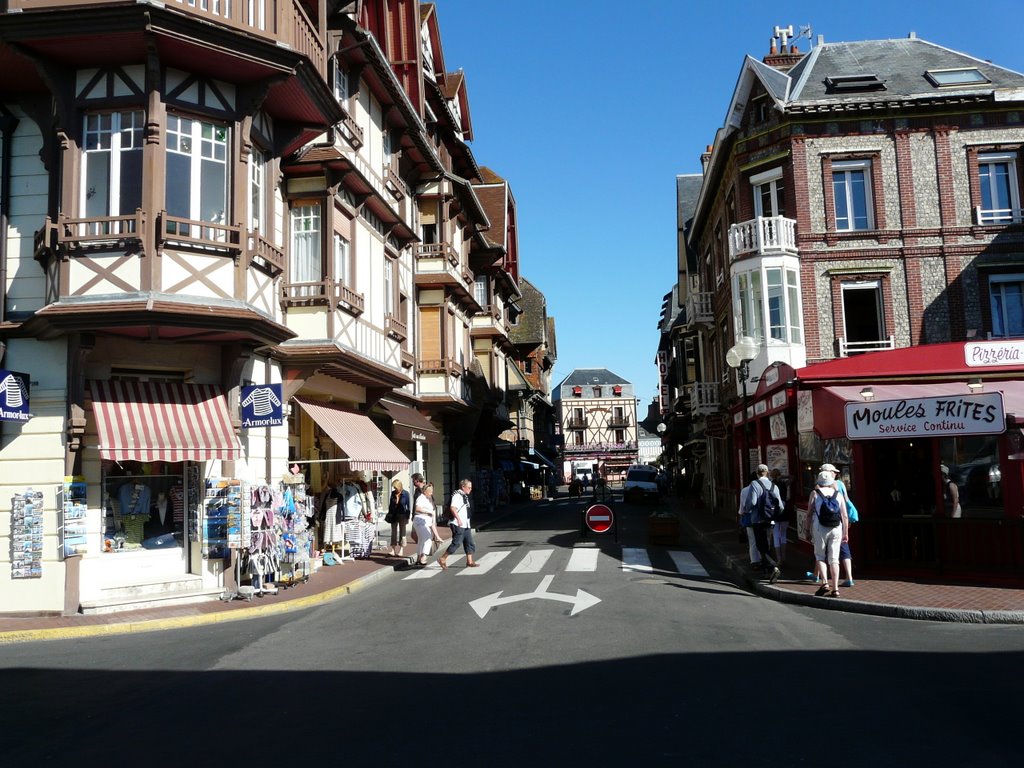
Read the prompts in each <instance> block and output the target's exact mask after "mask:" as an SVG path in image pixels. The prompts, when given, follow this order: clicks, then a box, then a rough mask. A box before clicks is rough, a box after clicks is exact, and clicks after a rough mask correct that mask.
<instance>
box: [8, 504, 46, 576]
mask: <svg viewBox="0 0 1024 768" xmlns="http://www.w3.org/2000/svg"><path fill="white" fill-rule="evenodd" d="M42 576H43V492H42V491H33V490H32V489H31V488H29V489H28V490H26V491H25V492H24V493H19V494H16V495H15V496H13V497H12V498H11V578H12V579H40V578H42Z"/></svg>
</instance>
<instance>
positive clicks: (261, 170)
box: [249, 148, 267, 234]
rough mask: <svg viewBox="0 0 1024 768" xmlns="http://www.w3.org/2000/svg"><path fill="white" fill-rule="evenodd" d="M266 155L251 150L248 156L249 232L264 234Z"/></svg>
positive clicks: (259, 151)
mask: <svg viewBox="0 0 1024 768" xmlns="http://www.w3.org/2000/svg"><path fill="white" fill-rule="evenodd" d="M266 178H267V154H266V152H264V151H262V150H260V149H256V148H253V150H252V153H251V154H250V155H249V231H250V232H261V233H264V234H266V232H267V229H266V228H265V227H264V223H263V220H264V217H265V216H266V215H267V199H266Z"/></svg>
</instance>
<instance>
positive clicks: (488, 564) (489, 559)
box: [448, 550, 512, 576]
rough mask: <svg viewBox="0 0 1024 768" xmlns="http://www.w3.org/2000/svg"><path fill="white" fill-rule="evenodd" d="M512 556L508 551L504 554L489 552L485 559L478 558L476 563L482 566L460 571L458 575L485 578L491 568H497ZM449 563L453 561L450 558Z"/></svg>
mask: <svg viewBox="0 0 1024 768" xmlns="http://www.w3.org/2000/svg"><path fill="white" fill-rule="evenodd" d="M511 554H512V553H511V552H509V551H508V550H505V551H504V552H488V553H487V554H486V555H484V556H483V557H481V558H478V559H477V560H476V562H477V563H478V564H479V566H480V567H479V568H466V569H465V570H462V571H459V574H458V575H459V576H483V575H484V574H485V573H487V572H488V571H489V570H491V568H493V567H494V566H496V565H497V564H498V563H500V562H501V561H502V560H504V559H505V558H506V557H508V556H509V555H511ZM448 562H449V563H451V559H450V558H449V560H448Z"/></svg>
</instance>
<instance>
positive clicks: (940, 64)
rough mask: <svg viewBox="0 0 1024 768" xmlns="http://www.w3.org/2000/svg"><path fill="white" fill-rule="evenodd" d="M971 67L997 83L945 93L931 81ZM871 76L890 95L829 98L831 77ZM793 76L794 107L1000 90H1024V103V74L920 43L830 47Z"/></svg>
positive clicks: (816, 53)
mask: <svg viewBox="0 0 1024 768" xmlns="http://www.w3.org/2000/svg"><path fill="white" fill-rule="evenodd" d="M967 67H976V68H977V69H978V70H980V71H981V73H982V74H983V75H985V76H986V77H987V78H988V79H989V80H990V81H991V82H990V83H985V84H981V85H973V86H962V85H961V86H947V87H942V88H940V87H937V86H935V85H933V84H932V82H931V81H930V80H929V79H928V78H927V77H925V72H926V71H927V70H936V69H960V68H967ZM865 74H871V75H877V76H878V78H879V79H880V80H882V81H883V82H884V83H885V90H884V91H870V92H863V93H858V92H852V93H851V92H842V93H829V92H828V90H827V88H826V85H825V78H827V77H840V76H844V75H846V76H848V75H865ZM788 75H789V77H790V78H791V79H792V83H793V85H792V88H791V91H790V94H789V99H788V103H789V104H790V105H797V104H800V103H803V102H811V103H821V102H830V101H844V102H849V101H861V100H863V101H877V100H879V99H892V98H929V97H935V96H948V95H951V94H960V93H964V94H979V93H981V94H985V93H991V92H992V91H993V90H997V89H1000V90H1001V89H1010V90H1020V91H1021V93H1020V94H1019V95H1018V97H1017V98H1024V75H1021V74H1020V73H1018V72H1014V71H1013V70H1010V69H1006V68H1005V67H1000V66H997V65H996V64H991V63H989V62H987V61H984V60H982V59H977V58H974V57H973V56H970V55H968V54H966V53H960V52H959V51H953V50H950V49H949V48H943V47H942V46H940V45H936V44H935V43H930V42H928V41H927V40H920V39H917V38H906V39H897V40H864V41H860V42H852V43H824V44H822V45H818V46H816V47H815V48H813V49H812V50H811V52H810V53H809V54H808V55H807V56H805V57H804V58H803V60H801V61H800V62H799V63H798V64H797V65H796V66H795V67H793V69H791V70H790V71H789V73H788ZM766 87H767V83H766Z"/></svg>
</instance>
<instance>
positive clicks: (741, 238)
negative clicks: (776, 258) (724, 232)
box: [729, 216, 797, 261]
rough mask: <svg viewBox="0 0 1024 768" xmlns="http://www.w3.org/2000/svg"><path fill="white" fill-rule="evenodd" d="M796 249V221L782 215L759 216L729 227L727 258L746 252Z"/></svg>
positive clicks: (794, 250) (791, 250)
mask: <svg viewBox="0 0 1024 768" xmlns="http://www.w3.org/2000/svg"><path fill="white" fill-rule="evenodd" d="M796 252H797V251H796V221H794V220H793V219H787V218H786V217H784V216H759V217H758V218H756V219H751V220H750V221H744V222H742V223H740V224H733V225H732V226H731V227H729V260H730V261H732V260H735V259H738V258H739V257H740V256H744V255H746V254H748V253H792V254H795V253H796Z"/></svg>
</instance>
